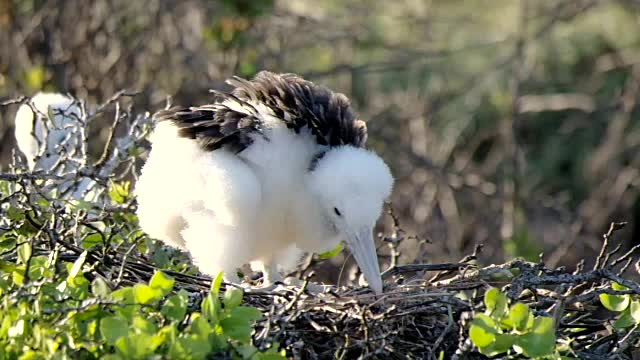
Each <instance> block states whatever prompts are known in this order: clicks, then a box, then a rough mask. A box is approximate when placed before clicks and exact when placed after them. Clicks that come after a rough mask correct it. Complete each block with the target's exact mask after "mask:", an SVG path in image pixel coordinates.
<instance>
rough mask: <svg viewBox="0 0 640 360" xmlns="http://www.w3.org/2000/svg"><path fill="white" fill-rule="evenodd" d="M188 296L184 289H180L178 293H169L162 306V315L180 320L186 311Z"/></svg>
mask: <svg viewBox="0 0 640 360" xmlns="http://www.w3.org/2000/svg"><path fill="white" fill-rule="evenodd" d="M188 301H189V298H188V296H187V294H186V292H185V291H184V290H180V292H179V293H178V294H175V295H171V296H169V298H167V301H165V303H164V306H163V307H162V310H161V312H162V315H164V316H165V317H166V318H168V319H169V320H174V321H182V320H183V319H184V316H185V314H186V313H187V305H188Z"/></svg>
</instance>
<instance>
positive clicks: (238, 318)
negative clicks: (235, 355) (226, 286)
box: [220, 306, 262, 342]
mask: <svg viewBox="0 0 640 360" xmlns="http://www.w3.org/2000/svg"><path fill="white" fill-rule="evenodd" d="M261 318H262V313H261V312H260V311H259V310H258V309H256V308H254V307H249V306H239V307H237V308H235V309H233V310H231V313H230V314H229V317H228V318H226V319H222V320H220V326H221V327H222V330H223V333H224V334H225V335H227V336H229V337H230V338H232V339H235V340H238V341H242V342H249V341H251V332H252V331H253V327H252V323H253V321H256V320H259V319H261Z"/></svg>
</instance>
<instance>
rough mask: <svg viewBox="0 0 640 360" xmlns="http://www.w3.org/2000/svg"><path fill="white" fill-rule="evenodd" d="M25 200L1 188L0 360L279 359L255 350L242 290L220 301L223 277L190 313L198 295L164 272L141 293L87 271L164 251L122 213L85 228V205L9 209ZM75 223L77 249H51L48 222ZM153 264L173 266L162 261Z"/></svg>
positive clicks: (120, 194)
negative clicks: (120, 257)
mask: <svg viewBox="0 0 640 360" xmlns="http://www.w3.org/2000/svg"><path fill="white" fill-rule="evenodd" d="M22 190H23V188H22V187H20V186H12V185H10V184H9V183H8V182H1V183H0V193H1V196H2V198H3V199H4V200H5V202H4V204H5V205H3V206H6V207H5V208H3V210H4V214H6V215H3V218H2V220H3V222H4V223H5V224H7V223H8V224H9V225H10V229H6V231H4V232H3V233H2V235H1V237H0V256H1V257H0V319H1V320H0V359H7V360H12V359H20V360H27V359H77V358H82V359H98V358H100V359H110V360H115V359H122V360H125V359H148V358H149V357H150V356H151V355H161V356H164V357H166V358H170V359H205V358H207V356H209V355H212V354H223V355H225V356H226V357H229V358H237V359H254V360H259V359H270V360H275V359H282V358H283V354H281V353H279V352H278V344H273V346H271V347H270V348H269V349H268V350H266V351H259V350H258V349H257V348H255V347H254V346H253V345H252V339H251V334H252V331H253V325H254V323H255V322H256V321H257V320H260V319H261V318H262V313H261V312H260V311H259V310H258V309H256V308H254V307H249V306H243V305H242V302H243V291H242V290H241V289H237V288H233V287H228V288H227V289H226V291H221V284H222V274H220V275H219V276H218V277H216V279H214V281H213V282H212V285H211V290H210V291H209V292H208V293H207V294H204V298H203V299H202V300H201V301H199V300H198V301H199V302H197V303H193V301H194V300H193V299H192V298H193V296H194V295H198V294H197V293H195V294H194V293H191V294H189V293H187V292H186V291H185V290H175V289H174V279H173V278H172V277H170V276H168V275H166V274H165V273H164V272H162V271H157V270H156V271H154V273H153V275H152V276H151V278H150V280H149V281H148V283H146V284H145V283H141V282H138V283H135V284H131V285H128V286H125V285H124V282H123V281H120V280H121V279H120V277H118V273H117V272H118V270H120V271H122V270H121V269H119V267H118V266H117V265H115V263H114V264H113V268H112V270H113V271H112V272H111V275H114V276H113V277H111V278H109V275H108V274H105V273H103V272H102V271H100V270H98V269H96V267H95V265H92V263H93V262H89V261H87V260H88V259H89V258H92V259H95V258H96V257H100V256H101V255H100V254H109V253H111V251H113V249H114V248H116V247H118V244H120V245H122V244H129V245H128V246H131V245H134V247H136V252H137V253H140V254H144V253H147V254H149V255H152V254H154V253H159V252H161V251H163V250H161V249H154V248H153V247H152V248H151V249H150V248H149V247H148V246H146V245H145V244H144V243H145V241H144V240H147V241H148V239H144V235H143V234H142V233H141V232H140V231H139V230H137V224H136V218H135V216H134V215H133V214H131V213H129V212H128V211H124V210H123V211H122V212H119V213H118V214H111V215H112V217H113V219H110V220H107V219H105V220H104V221H92V222H86V223H84V224H82V221H81V220H80V219H82V218H84V217H85V216H86V215H87V210H91V211H95V210H92V209H93V208H92V207H91V204H86V203H83V204H77V203H75V204H69V205H67V207H66V208H64V209H60V208H57V205H55V204H51V203H50V202H49V201H48V200H46V199H45V198H44V197H43V198H39V199H38V200H37V201H36V204H34V205H33V206H30V209H29V210H27V207H28V206H29V204H28V202H20V201H17V202H16V201H15V200H16V199H18V200H20V199H21V200H23V201H26V200H27V196H26V195H24V193H23V191H22ZM108 193H109V196H110V200H111V204H114V205H116V204H119V205H123V206H125V205H124V204H125V203H126V202H127V201H129V200H130V195H129V187H128V184H127V183H112V184H111V186H110V189H109V192H108ZM12 199H13V200H14V201H11V200H12ZM114 215H115V216H114ZM4 216H6V217H4ZM74 218H75V219H76V220H79V221H78V222H76V224H77V225H76V229H75V231H73V232H72V233H74V235H75V236H76V239H79V246H76V245H74V241H73V239H64V238H63V239H59V241H56V244H55V245H53V246H52V248H51V249H49V245H50V244H48V243H45V242H43V240H44V239H45V238H46V237H47V236H48V235H45V234H47V233H48V232H50V231H57V230H56V229H55V228H54V229H53V230H52V229H51V228H50V226H51V222H52V221H53V222H57V221H59V222H61V223H63V224H65V226H69V224H70V221H73V219H74ZM100 229H103V230H100ZM113 229H120V231H117V230H113ZM126 229H130V231H127V230H126ZM57 234H58V235H61V236H65V234H68V232H61V233H57ZM49 235H51V236H52V238H53V239H56V237H55V235H56V234H53V233H50V234H49ZM50 239H51V238H50ZM67 240H70V241H69V242H66V241H67ZM138 243H139V244H138ZM136 244H138V246H135V245H136ZM69 250H74V251H76V253H75V255H74V256H69V255H71V254H72V253H73V252H71V253H70V252H69ZM151 257H152V258H155V259H164V261H161V262H163V263H164V264H165V265H166V266H169V267H171V266H172V265H171V264H172V263H171V261H169V260H168V258H167V257H166V256H165V257H164V258H163V257H160V256H151ZM71 259H73V261H71ZM108 259H109V257H102V260H101V261H108ZM174 268H175V267H174ZM120 276H122V274H120ZM115 284H119V286H115ZM192 303H193V304H192Z"/></svg>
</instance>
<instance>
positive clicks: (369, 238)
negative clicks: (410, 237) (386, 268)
mask: <svg viewBox="0 0 640 360" xmlns="http://www.w3.org/2000/svg"><path fill="white" fill-rule="evenodd" d="M372 233H373V229H367V228H365V229H362V230H360V231H359V232H357V233H352V232H347V234H348V235H347V244H348V245H349V247H350V248H351V252H352V253H353V257H355V258H356V262H357V263H358V266H359V267H360V270H362V273H363V274H364V277H365V279H367V282H368V283H369V287H370V288H371V289H372V290H373V291H374V292H375V293H376V294H381V293H382V277H381V276H380V265H379V264H378V254H376V246H375V243H374V242H373V235H372Z"/></svg>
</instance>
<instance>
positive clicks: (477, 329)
mask: <svg viewBox="0 0 640 360" xmlns="http://www.w3.org/2000/svg"><path fill="white" fill-rule="evenodd" d="M496 334H498V330H497V325H496V323H495V321H493V319H492V318H490V317H489V316H487V315H485V314H476V316H474V318H473V320H472V321H471V327H470V328H469V337H470V338H471V341H473V343H474V344H475V345H476V346H477V347H479V348H483V347H487V346H489V345H490V344H491V343H493V341H494V340H495V339H496Z"/></svg>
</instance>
